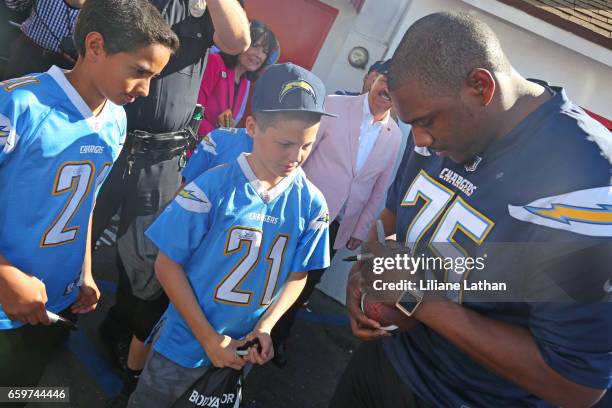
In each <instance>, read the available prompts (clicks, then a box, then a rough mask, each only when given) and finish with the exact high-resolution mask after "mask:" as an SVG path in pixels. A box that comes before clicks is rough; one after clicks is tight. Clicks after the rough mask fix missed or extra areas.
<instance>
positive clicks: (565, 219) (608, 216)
mask: <svg viewBox="0 0 612 408" xmlns="http://www.w3.org/2000/svg"><path fill="white" fill-rule="evenodd" d="M598 206H599V208H590V207H577V206H573V205H564V204H552V206H551V207H550V208H540V207H530V206H526V207H525V209H526V210H527V211H529V212H531V213H532V214H536V215H539V216H541V217H545V218H548V219H552V220H555V221H558V222H562V223H564V224H570V222H571V221H574V222H582V223H588V224H600V225H612V206H610V205H606V204H598Z"/></svg>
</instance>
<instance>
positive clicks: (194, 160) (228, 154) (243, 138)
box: [183, 128, 253, 183]
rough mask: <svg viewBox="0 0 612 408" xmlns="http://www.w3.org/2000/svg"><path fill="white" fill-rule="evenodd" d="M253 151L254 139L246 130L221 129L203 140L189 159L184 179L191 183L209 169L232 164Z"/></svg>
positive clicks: (184, 171)
mask: <svg viewBox="0 0 612 408" xmlns="http://www.w3.org/2000/svg"><path fill="white" fill-rule="evenodd" d="M251 150H253V139H251V136H249V134H248V133H247V131H246V129H244V128H219V129H215V130H213V131H212V132H210V133H208V134H207V135H206V136H204V137H203V138H202V141H201V142H200V143H199V144H198V146H197V147H196V149H195V150H194V152H193V154H192V155H191V157H190V158H189V161H188V162H187V165H186V166H185V169H184V170H183V178H184V179H185V182H187V183H191V182H192V181H193V180H195V178H196V177H198V176H199V175H200V174H202V173H204V172H205V171H206V170H208V169H212V168H213V167H215V166H218V165H220V164H224V163H231V162H233V161H234V160H236V159H237V158H238V156H240V153H250V152H251Z"/></svg>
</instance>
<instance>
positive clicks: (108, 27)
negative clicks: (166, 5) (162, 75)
mask: <svg viewBox="0 0 612 408" xmlns="http://www.w3.org/2000/svg"><path fill="white" fill-rule="evenodd" d="M94 31H95V32H98V33H100V34H101V35H102V37H103V38H104V50H105V51H106V52H107V53H109V54H116V53H119V52H132V51H135V50H138V49H140V48H142V47H146V46H148V45H151V44H160V45H163V46H165V47H167V48H169V49H170V50H171V51H172V52H175V51H176V50H177V49H178V47H179V39H178V37H177V36H176V34H175V33H174V31H172V29H171V28H170V26H169V25H168V23H166V21H165V20H164V18H163V17H162V15H161V14H160V12H159V10H158V9H157V8H156V7H155V6H154V5H153V4H151V3H150V2H149V1H148V0H87V2H85V5H84V6H83V8H82V9H81V12H80V13H79V17H78V19H77V22H76V26H75V28H74V43H75V45H76V48H77V51H78V52H79V55H85V37H87V34H89V33H91V32H94Z"/></svg>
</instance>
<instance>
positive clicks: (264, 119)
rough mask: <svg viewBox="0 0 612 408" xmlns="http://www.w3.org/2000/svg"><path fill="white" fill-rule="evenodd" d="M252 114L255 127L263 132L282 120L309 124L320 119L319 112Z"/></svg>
mask: <svg viewBox="0 0 612 408" xmlns="http://www.w3.org/2000/svg"><path fill="white" fill-rule="evenodd" d="M252 116H253V117H254V118H255V121H256V122H257V127H259V129H261V130H262V131H264V132H265V131H266V129H268V128H269V127H274V126H275V125H276V124H277V123H278V122H280V121H284V120H299V121H302V122H305V123H307V124H310V125H314V124H315V123H319V122H320V121H321V114H319V113H314V112H300V111H296V112H293V111H286V112H253V113H252Z"/></svg>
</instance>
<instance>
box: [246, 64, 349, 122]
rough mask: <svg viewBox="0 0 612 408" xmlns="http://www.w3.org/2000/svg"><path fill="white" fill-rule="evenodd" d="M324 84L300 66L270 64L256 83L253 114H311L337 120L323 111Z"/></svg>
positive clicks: (252, 105)
mask: <svg viewBox="0 0 612 408" xmlns="http://www.w3.org/2000/svg"><path fill="white" fill-rule="evenodd" d="M325 95H326V93H325V85H323V82H321V80H320V79H319V77H317V76H316V75H315V74H313V73H312V72H310V71H308V70H307V69H304V68H302V67H300V66H298V65H295V64H291V63H286V64H274V65H270V67H269V68H268V69H266V71H265V72H264V73H263V75H262V76H261V77H260V78H259V79H258V80H257V81H256V82H255V87H254V89H253V100H252V103H251V110H252V111H253V112H312V113H318V114H320V115H325V116H332V117H337V116H338V115H333V114H331V113H327V112H325V109H323V101H324V100H325Z"/></svg>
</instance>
